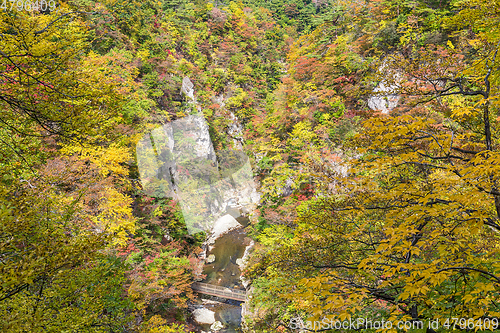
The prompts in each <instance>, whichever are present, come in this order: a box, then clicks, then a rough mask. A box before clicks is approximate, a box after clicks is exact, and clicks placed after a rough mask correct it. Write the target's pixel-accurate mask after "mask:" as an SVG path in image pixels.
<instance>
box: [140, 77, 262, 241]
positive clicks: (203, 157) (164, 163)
mask: <svg viewBox="0 0 500 333" xmlns="http://www.w3.org/2000/svg"><path fill="white" fill-rule="evenodd" d="M181 91H182V93H184V94H185V95H186V96H188V97H189V98H190V99H191V101H190V102H189V103H191V104H194V105H195V106H197V103H196V99H195V98H194V90H193V84H192V82H191V81H190V80H189V78H188V77H185V78H184V80H183V83H182V88H181ZM233 117H234V119H233V125H234V126H232V127H231V128H230V131H231V133H232V135H233V136H234V137H239V136H241V134H242V132H241V125H240V124H239V122H238V119H237V118H236V117H235V116H234V115H233ZM240 147H241V144H240ZM136 154H137V164H138V167H139V173H140V177H141V182H142V185H143V189H144V191H145V193H146V194H147V195H149V196H152V197H157V198H165V197H171V198H174V199H175V200H178V201H179V203H180V205H181V208H182V213H183V215H184V220H185V221H186V226H187V228H188V231H189V233H191V234H194V233H196V232H199V231H210V230H211V229H212V226H213V224H214V222H215V221H216V220H217V219H218V218H219V217H220V216H222V215H224V214H225V212H226V208H227V207H228V206H229V207H232V206H235V207H236V206H237V207H238V209H243V208H244V207H246V206H248V205H255V204H257V203H258V201H259V200H260V194H259V193H258V192H257V190H256V185H255V183H254V179H253V172H252V168H251V166H250V161H249V159H248V156H247V155H246V154H245V153H244V152H243V150H241V149H239V150H238V149H236V150H225V151H217V152H216V151H215V150H214V147H213V144H212V141H211V139H210V133H209V127H208V124H207V123H206V121H205V118H204V116H203V114H202V113H201V112H200V113H198V114H196V115H189V116H187V117H184V118H182V119H178V120H175V121H173V122H170V123H167V124H165V125H163V126H161V127H158V128H156V129H154V130H153V131H152V132H151V133H150V134H146V135H144V137H143V138H142V139H141V140H140V141H139V143H138V144H137V148H136ZM230 200H232V202H231V205H232V206H231V205H228V203H229V201H230Z"/></svg>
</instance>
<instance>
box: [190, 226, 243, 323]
mask: <svg viewBox="0 0 500 333" xmlns="http://www.w3.org/2000/svg"><path fill="white" fill-rule="evenodd" d="M237 220H238V222H239V223H240V224H242V225H243V227H241V228H237V229H233V230H231V231H229V232H227V233H225V234H223V235H222V236H220V237H219V238H217V239H216V241H215V243H214V244H213V245H211V246H209V249H208V250H207V258H208V257H211V255H215V260H214V261H213V262H210V263H208V262H206V263H205V265H204V267H203V274H204V275H205V276H206V277H205V279H204V280H203V281H201V282H203V283H208V284H212V285H217V286H221V287H227V288H235V289H241V290H244V289H245V288H244V286H243V284H242V282H241V280H240V275H241V270H240V267H239V265H238V262H237V260H238V259H241V258H242V257H243V255H244V253H245V249H246V247H247V246H249V245H250V243H251V240H250V238H248V237H247V236H246V232H245V230H244V227H245V226H247V225H248V223H249V220H248V218H246V217H238V218H237ZM208 261H210V260H208ZM241 304H242V302H239V301H234V300H227V299H222V298H218V297H213V296H208V295H201V294H200V295H199V297H198V303H197V304H196V308H197V309H198V310H197V311H206V310H209V311H212V312H214V313H215V314H214V318H215V321H219V322H221V323H222V325H223V326H224V327H223V328H222V329H220V330H219V331H218V332H228V333H229V332H240V326H241V319H242V317H241ZM205 309H206V310H205ZM207 313H208V312H207ZM196 326H197V327H198V328H199V332H201V331H205V332H209V331H213V330H211V329H210V327H211V326H212V325H211V324H197V325H196Z"/></svg>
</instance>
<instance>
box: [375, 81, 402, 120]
mask: <svg viewBox="0 0 500 333" xmlns="http://www.w3.org/2000/svg"><path fill="white" fill-rule="evenodd" d="M396 88H397V87H396V86H395V85H392V86H386V85H385V84H384V83H383V82H381V83H379V85H378V86H377V87H376V88H375V89H374V90H373V92H374V93H385V92H387V93H388V94H382V95H377V96H372V97H370V98H369V99H368V107H369V108H370V109H372V110H378V111H381V112H382V113H386V114H387V113H389V112H390V111H391V110H392V109H394V108H395V107H396V106H397V105H398V102H399V95H396V94H390V93H389V92H391V91H394V90H395V89H396Z"/></svg>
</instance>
